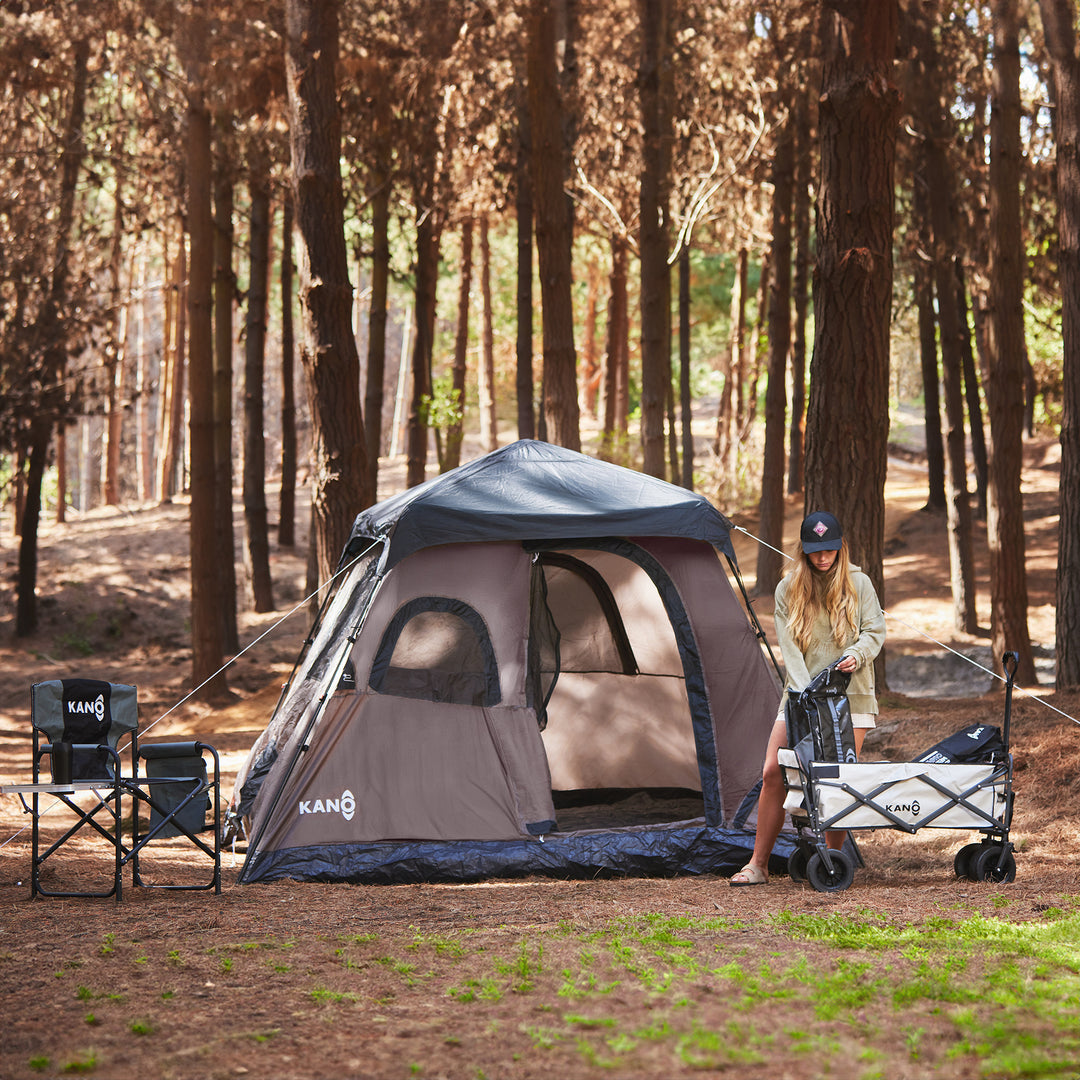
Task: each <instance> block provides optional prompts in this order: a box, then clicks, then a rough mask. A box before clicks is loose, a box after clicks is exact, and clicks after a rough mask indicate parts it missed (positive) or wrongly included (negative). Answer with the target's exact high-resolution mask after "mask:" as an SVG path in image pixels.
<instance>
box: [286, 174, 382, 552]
mask: <svg viewBox="0 0 1080 1080" xmlns="http://www.w3.org/2000/svg"><path fill="white" fill-rule="evenodd" d="M294 269H295V267H294V264H293V201H292V192H291V191H286V192H285V197H284V204H283V206H282V210H281V491H280V493H279V496H278V545H279V546H280V547H286V548H291V547H295V546H296V378H295V371H294V368H295V349H296V340H295V336H294V333H293V272H294ZM371 490H372V491H374V490H375V489H374V488H371Z"/></svg>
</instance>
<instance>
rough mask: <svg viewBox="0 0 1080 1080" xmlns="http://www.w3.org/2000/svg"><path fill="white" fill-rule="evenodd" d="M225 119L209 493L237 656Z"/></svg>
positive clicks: (226, 127)
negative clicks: (211, 483)
mask: <svg viewBox="0 0 1080 1080" xmlns="http://www.w3.org/2000/svg"><path fill="white" fill-rule="evenodd" d="M230 129H231V124H230V121H228V120H226V119H224V118H223V117H222V116H220V115H218V116H217V117H216V119H215V122H214V141H215V144H216V145H215V151H216V152H215V155H214V492H215V505H216V507H217V517H216V523H217V543H218V558H219V559H220V570H219V573H220V574H221V594H220V596H219V597H218V610H219V611H220V613H221V618H222V620H223V625H224V630H223V633H224V639H223V640H224V642H225V651H226V652H239V650H240V633H239V629H238V627H237V623H236V539H235V535H234V532H235V530H234V529H233V444H232V427H233V408H232V391H233V303H234V301H235V299H236V273H235V271H234V270H233V177H232V160H233V155H234V153H235V142H234V140H233V139H232V137H231V130H230Z"/></svg>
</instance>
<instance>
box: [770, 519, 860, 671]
mask: <svg viewBox="0 0 1080 1080" xmlns="http://www.w3.org/2000/svg"><path fill="white" fill-rule="evenodd" d="M788 577H789V578H790V579H791V580H790V582H789V583H788V588H787V597H786V599H787V605H788V621H787V628H788V633H789V634H790V635H791V640H792V641H794V642H795V644H796V645H797V646H798V648H799V651H800V652H803V653H805V652H806V650H807V648H808V647H809V645H810V640H811V638H812V636H813V627H814V620H815V619H817V617H818V615H819V614H820V613H821V612H822V611H823V610H824V611H825V612H826V613H827V614H828V616H829V623H830V624H831V626H832V636H833V641H835V642H836V644H837V645H838V646H839V647H840V648H843V647H844V646H845V645H848V644H850V643H851V641H852V640H854V639H855V638H856V637H858V634H859V619H858V612H859V602H858V597H857V595H856V593H855V583H854V581H852V578H851V556H850V555H849V554H848V543H847V540H841V541H840V550H839V551H838V552H837V553H836V561H835V562H834V563H833V564H832V567H831V568H830V569H829V570H827V571H825V573H822V572H821V571H819V570H815V569H814V567H813V566H812V565H811V563H810V560H809V559H808V558H807V556H806V552H805V551H803V549H802V544H801V543H800V544H799V546H798V552H797V553H796V555H795V558H794V560H793V562H792V565H791V569H790V570H788Z"/></svg>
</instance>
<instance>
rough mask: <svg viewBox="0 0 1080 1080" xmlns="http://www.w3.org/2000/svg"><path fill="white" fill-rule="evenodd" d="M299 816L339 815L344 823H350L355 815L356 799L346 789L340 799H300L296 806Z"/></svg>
mask: <svg viewBox="0 0 1080 1080" xmlns="http://www.w3.org/2000/svg"><path fill="white" fill-rule="evenodd" d="M297 813H300V814H340V815H341V816H342V817H343V818H344V819H345V820H346V821H352V819H353V814H355V813H356V799H355V798H354V797H353V793H352V792H351V791H350V790H349V789H348V788H346V789H345V790H344V791H343V792H342V793H341V798H340V799H315V800H311V799H301V800H300V802H299V803H298V804H297Z"/></svg>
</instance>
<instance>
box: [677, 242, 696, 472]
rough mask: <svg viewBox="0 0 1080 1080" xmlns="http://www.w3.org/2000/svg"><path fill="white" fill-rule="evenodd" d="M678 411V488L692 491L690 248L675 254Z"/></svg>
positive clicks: (692, 417)
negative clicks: (677, 261)
mask: <svg viewBox="0 0 1080 1080" xmlns="http://www.w3.org/2000/svg"><path fill="white" fill-rule="evenodd" d="M679 409H680V412H681V415H682V460H683V466H682V486H683V487H684V488H686V490H687V491H693V490H694V402H693V399H692V398H691V387H690V248H689V247H687V246H686V245H683V248H682V250H681V251H680V252H679Z"/></svg>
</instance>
